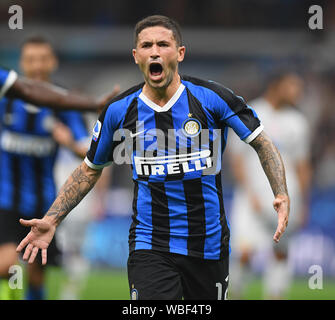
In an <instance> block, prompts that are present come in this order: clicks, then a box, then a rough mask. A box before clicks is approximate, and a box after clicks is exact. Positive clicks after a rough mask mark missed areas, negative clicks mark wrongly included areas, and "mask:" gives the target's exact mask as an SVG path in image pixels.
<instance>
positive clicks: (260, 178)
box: [228, 98, 309, 251]
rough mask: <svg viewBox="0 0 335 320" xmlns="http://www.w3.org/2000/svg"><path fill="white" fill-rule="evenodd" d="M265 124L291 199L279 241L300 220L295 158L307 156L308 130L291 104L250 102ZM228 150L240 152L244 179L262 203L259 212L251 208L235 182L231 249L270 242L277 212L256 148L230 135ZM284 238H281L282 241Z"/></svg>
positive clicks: (265, 129) (255, 247)
mask: <svg viewBox="0 0 335 320" xmlns="http://www.w3.org/2000/svg"><path fill="white" fill-rule="evenodd" d="M250 106H252V107H253V108H254V109H255V111H256V112H257V114H258V116H259V118H260V119H261V121H262V124H263V125H264V132H265V133H266V134H267V135H268V136H269V137H270V138H271V139H272V141H273V142H274V144H275V145H276V147H277V148H278V150H279V152H280V154H281V156H282V159H283V162H284V166H285V172H286V180H287V186H288V192H289V196H290V200H291V210H290V216H289V224H288V228H287V229H286V232H285V234H284V235H283V236H282V238H281V241H280V242H284V243H285V242H286V241H287V239H288V238H289V233H290V232H292V231H293V230H294V229H295V227H296V226H297V223H298V221H299V218H300V217H299V215H300V214H301V193H300V188H299V183H298V179H297V175H296V169H295V166H296V164H297V162H299V161H300V160H302V159H306V157H308V152H309V131H308V123H307V121H306V120H305V118H304V117H303V115H302V114H301V113H300V112H299V111H298V110H296V109H295V108H293V107H286V108H282V109H279V110H275V109H274V108H272V107H271V105H270V104H269V103H268V102H267V101H266V100H265V99H264V98H259V99H256V100H254V101H251V102H250ZM228 147H229V149H230V152H233V153H235V154H236V153H237V154H240V155H241V156H242V157H243V159H244V160H245V161H244V167H245V171H246V176H247V183H248V184H249V187H250V188H252V190H253V192H254V194H255V195H256V196H258V199H259V201H260V203H261V207H262V209H261V212H254V209H253V208H252V205H251V203H250V200H249V198H248V195H247V193H246V192H245V190H243V189H242V188H241V186H238V185H237V186H236V189H235V191H234V198H233V202H232V209H231V218H230V222H231V245H232V249H233V250H234V249H235V250H237V251H239V250H241V249H243V248H248V249H255V250H257V249H262V248H266V247H267V246H271V245H272V243H273V241H272V237H273V234H274V232H275V230H276V227H277V213H276V211H275V210H274V208H273V200H274V195H273V193H272V190H271V187H270V184H269V182H268V179H267V177H266V175H265V173H264V171H263V168H262V166H261V163H260V160H259V158H258V155H257V153H256V152H255V150H254V149H253V148H252V147H250V146H248V145H245V144H244V143H241V142H240V141H238V138H237V137H236V136H235V135H233V134H232V135H230V141H229V143H228ZM283 239H284V241H282V240H283Z"/></svg>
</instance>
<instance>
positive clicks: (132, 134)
mask: <svg viewBox="0 0 335 320" xmlns="http://www.w3.org/2000/svg"><path fill="white" fill-rule="evenodd" d="M145 131H146V130H142V131H139V132H136V133H132V132H130V138H134V137H136V136H138V135H139V134H141V133H143V132H145Z"/></svg>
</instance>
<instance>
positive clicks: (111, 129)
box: [84, 104, 121, 170]
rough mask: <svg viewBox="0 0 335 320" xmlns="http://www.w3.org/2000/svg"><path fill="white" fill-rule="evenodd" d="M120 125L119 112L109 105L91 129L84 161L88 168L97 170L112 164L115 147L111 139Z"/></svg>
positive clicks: (112, 105)
mask: <svg viewBox="0 0 335 320" xmlns="http://www.w3.org/2000/svg"><path fill="white" fill-rule="evenodd" d="M120 124H121V118H120V112H117V108H115V105H114V104H111V105H109V106H108V107H107V108H106V109H105V110H104V111H103V112H102V113H101V114H100V116H99V119H98V120H97V122H96V124H95V126H94V128H93V134H92V141H91V146H90V149H89V150H88V152H87V155H86V158H85V160H84V161H85V163H86V164H87V165H88V166H89V167H90V168H92V169H96V170H98V169H102V168H103V167H106V166H108V165H110V164H111V163H112V161H113V151H114V148H115V146H116V145H117V143H116V142H114V140H113V137H114V133H115V131H116V130H117V129H118V128H119V127H120Z"/></svg>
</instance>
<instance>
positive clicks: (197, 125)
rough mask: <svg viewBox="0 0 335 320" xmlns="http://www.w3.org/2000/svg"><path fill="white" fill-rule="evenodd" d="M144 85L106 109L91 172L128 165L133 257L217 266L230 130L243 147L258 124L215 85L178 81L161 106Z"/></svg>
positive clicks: (222, 250)
mask: <svg viewBox="0 0 335 320" xmlns="http://www.w3.org/2000/svg"><path fill="white" fill-rule="evenodd" d="M143 85H144V84H143V83H142V84H140V85H138V86H136V87H133V88H131V89H129V90H128V91H126V92H125V93H123V94H121V95H120V96H118V97H116V98H115V99H113V100H112V102H111V104H110V105H109V106H108V107H107V108H105V110H104V111H103V112H102V114H101V115H100V117H99V120H98V121H97V124H96V126H95V128H94V130H93V140H92V143H91V147H90V149H89V151H88V153H87V157H86V159H85V162H86V164H87V165H88V166H90V167H91V168H93V169H99V168H102V167H104V166H106V165H108V164H109V163H111V162H112V161H115V162H117V163H120V161H121V162H122V160H124V161H127V160H128V161H129V163H130V164H131V166H132V170H133V180H134V183H135V186H134V200H133V211H134V214H133V222H132V225H131V227H130V234H129V249H130V252H131V251H133V250H138V249H152V250H160V251H168V252H173V253H179V254H184V255H189V256H194V257H201V258H205V259H215V260H217V259H220V258H222V257H224V256H226V255H227V254H228V253H229V237H230V234H229V227H228V222H227V219H226V217H225V212H224V205H223V199H222V186H221V157H222V153H223V151H224V148H225V144H226V140H227V132H228V127H231V128H233V129H234V131H235V132H236V134H237V135H238V136H239V137H240V138H241V139H242V140H244V141H245V142H247V143H248V142H250V141H252V140H253V139H254V138H255V137H256V136H257V135H258V134H259V133H260V132H261V131H262V125H261V123H260V121H259V119H258V117H257V115H256V113H255V112H254V110H253V109H252V108H250V107H249V106H247V105H246V103H245V101H244V100H243V99H242V98H241V97H239V96H236V95H235V94H234V93H233V92H232V91H231V90H229V89H227V88H225V87H223V86H221V85H220V84H217V83H215V82H212V81H204V80H200V79H195V78H191V77H187V76H183V77H182V78H181V84H180V87H179V89H178V90H177V91H176V93H175V94H174V96H173V97H172V98H171V99H170V101H169V102H168V103H167V104H166V105H165V106H163V107H161V106H158V105H156V104H155V103H153V102H152V101H151V100H149V99H148V98H147V97H146V96H145V95H144V94H143V92H142V87H143Z"/></svg>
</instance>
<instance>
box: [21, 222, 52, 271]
mask: <svg viewBox="0 0 335 320" xmlns="http://www.w3.org/2000/svg"><path fill="white" fill-rule="evenodd" d="M20 223H21V224H22V225H23V226H25V227H31V231H30V232H29V233H28V234H27V236H26V237H25V238H24V239H23V240H22V241H21V242H20V244H19V245H18V246H17V248H16V251H17V252H21V251H22V249H23V248H24V247H25V246H27V248H26V250H25V252H24V255H23V260H28V259H29V261H28V263H33V262H34V260H35V258H36V256H37V253H38V250H39V249H41V251H42V265H45V264H46V263H47V248H48V247H49V244H50V242H51V240H52V238H53V236H54V234H55V231H56V227H55V226H53V225H52V224H51V223H48V222H47V221H45V220H43V219H32V220H24V219H20Z"/></svg>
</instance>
